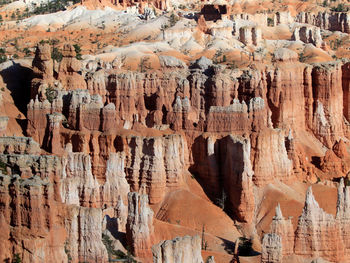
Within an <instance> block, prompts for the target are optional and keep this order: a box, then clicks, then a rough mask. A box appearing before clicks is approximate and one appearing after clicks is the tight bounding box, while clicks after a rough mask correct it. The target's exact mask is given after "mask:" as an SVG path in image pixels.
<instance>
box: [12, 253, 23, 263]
mask: <svg viewBox="0 0 350 263" xmlns="http://www.w3.org/2000/svg"><path fill="white" fill-rule="evenodd" d="M21 262H22V260H21V257H20V256H19V253H16V254H15V255H14V256H13V259H12V262H11V263H21Z"/></svg>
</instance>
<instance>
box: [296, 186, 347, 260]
mask: <svg viewBox="0 0 350 263" xmlns="http://www.w3.org/2000/svg"><path fill="white" fill-rule="evenodd" d="M340 227H341V226H340V225H339V224H338V223H337V222H336V220H335V218H334V217H333V215H330V214H327V213H326V212H325V211H324V210H323V209H322V208H320V207H319V205H318V203H317V202H316V200H315V198H314V196H313V194H312V190H311V187H310V188H309V189H308V191H307V193H306V200H305V206H304V209H303V212H302V214H301V216H300V217H299V221H298V227H297V230H296V232H295V245H294V252H295V254H297V255H303V256H309V257H310V256H311V257H313V256H320V257H322V258H324V259H326V260H330V261H333V262H339V261H342V260H343V259H344V243H343V242H342V241H341V238H340Z"/></svg>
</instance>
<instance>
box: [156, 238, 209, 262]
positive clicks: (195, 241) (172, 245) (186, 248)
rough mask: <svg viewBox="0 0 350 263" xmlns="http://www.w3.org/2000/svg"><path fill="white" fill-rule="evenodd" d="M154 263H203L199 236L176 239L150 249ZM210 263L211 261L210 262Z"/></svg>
mask: <svg viewBox="0 0 350 263" xmlns="http://www.w3.org/2000/svg"><path fill="white" fill-rule="evenodd" d="M152 252H153V262H155V263H170V262H174V263H181V262H188V263H203V262H204V261H203V259H202V255H201V239H200V237H199V236H193V237H190V236H184V237H177V238H175V239H173V240H165V241H162V242H161V243H159V244H157V245H154V246H153V247H152ZM211 262H212V261H211Z"/></svg>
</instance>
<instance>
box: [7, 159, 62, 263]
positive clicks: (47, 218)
mask: <svg viewBox="0 0 350 263" xmlns="http://www.w3.org/2000/svg"><path fill="white" fill-rule="evenodd" d="M5 158H10V159H11V161H12V163H11V162H10V161H6V159H5ZM16 158H18V159H17V160H16ZM35 159H37V160H35ZM49 160H50V158H46V157H45V156H42V157H39V156H38V157H37V158H36V157H30V156H27V157H26V156H25V155H17V156H16V155H13V156H5V155H1V161H2V163H7V165H8V167H9V168H10V169H7V173H9V175H3V174H2V175H0V204H1V205H0V206H1V209H0V224H1V226H2V229H3V231H1V240H2V241H1V246H0V251H1V253H0V259H1V260H2V261H11V260H13V258H14V256H15V255H16V254H17V255H18V256H19V258H20V259H21V260H22V262H44V261H46V260H55V261H57V262H65V261H67V255H66V253H65V250H64V241H65V235H66V232H65V229H64V224H63V221H62V220H63V218H62V217H59V214H61V215H64V209H63V208H62V206H61V205H60V204H59V203H58V201H59V200H58V198H57V196H56V193H55V187H54V186H53V184H51V183H50V180H49V179H48V178H47V177H46V176H45V174H44V173H40V172H39V171H38V170H41V171H42V172H44V171H45V170H46V171H47V172H49V171H50V168H49V167H47V166H46V164H45V161H48V164H49V163H50V162H49ZM33 161H34V162H33ZM21 163H22V165H23V166H24V168H25V169H26V170H28V168H29V169H30V170H31V167H30V166H31V165H33V164H35V165H34V166H32V167H33V171H35V169H37V171H38V172H39V173H38V175H41V176H42V177H43V178H40V177H39V176H38V175H34V176H33V177H30V178H27V179H24V178H25V177H24V176H22V178H21V177H20V176H19V175H18V174H15V172H20V171H21V170H22V173H23V174H25V171H24V170H23V169H22V168H18V165H21ZM15 164H17V167H16V166H15ZM39 164H41V165H39ZM28 166H29V167H28ZM35 166H36V168H34V167H35ZM52 168H53V167H52ZM52 168H51V169H52ZM31 171H32V170H31ZM11 173H12V175H11ZM51 174H53V173H52V172H51ZM27 175H28V171H27ZM62 212H63V213H62Z"/></svg>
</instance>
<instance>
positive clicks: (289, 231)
mask: <svg viewBox="0 0 350 263" xmlns="http://www.w3.org/2000/svg"><path fill="white" fill-rule="evenodd" d="M270 233H272V234H276V235H278V236H279V237H280V238H281V245H282V252H281V253H282V256H288V255H293V253H294V229H293V224H292V220H291V219H290V218H289V219H285V218H284V217H283V215H282V211H281V208H280V205H279V204H278V205H277V207H276V214H275V216H274V217H273V219H272V222H271V225H270Z"/></svg>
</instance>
